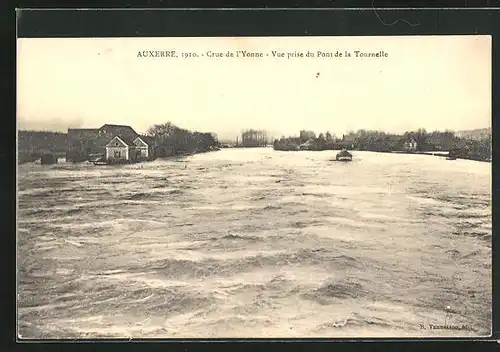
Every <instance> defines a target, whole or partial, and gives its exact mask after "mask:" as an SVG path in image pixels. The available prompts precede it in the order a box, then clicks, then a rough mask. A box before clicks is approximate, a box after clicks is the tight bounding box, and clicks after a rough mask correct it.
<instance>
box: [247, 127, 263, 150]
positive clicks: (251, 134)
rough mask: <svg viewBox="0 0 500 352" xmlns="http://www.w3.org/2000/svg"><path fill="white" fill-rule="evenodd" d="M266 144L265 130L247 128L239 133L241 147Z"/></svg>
mask: <svg viewBox="0 0 500 352" xmlns="http://www.w3.org/2000/svg"><path fill="white" fill-rule="evenodd" d="M267 144H268V139H267V132H266V131H263V130H254V129H249V130H245V131H243V132H242V133H241V146H242V147H265V146H267Z"/></svg>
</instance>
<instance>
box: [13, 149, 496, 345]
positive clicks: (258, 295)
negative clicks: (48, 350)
mask: <svg viewBox="0 0 500 352" xmlns="http://www.w3.org/2000/svg"><path fill="white" fill-rule="evenodd" d="M334 155H335V152H331V151H330V152H300V153H294V152H275V151H273V150H272V149H270V148H259V149H226V150H222V151H219V152H213V153H207V154H200V155H195V156H192V157H188V158H184V159H171V160H160V161H154V162H151V163H143V164H135V165H127V166H115V167H111V166H94V165H88V164H76V165H73V164H58V165H54V166H41V165H35V164H25V165H21V166H19V176H18V177H19V193H18V194H19V200H18V204H19V212H18V214H19V220H18V282H19V284H18V291H19V295H18V311H19V334H20V336H21V337H27V338H75V337H87V338H88V337H174V338H181V337H202V338H210V337H345V336H386V337H387V336H450V335H454V336H468V335H488V334H489V332H490V321H491V191H490V189H491V187H490V180H491V164H489V163H480V162H474V161H466V160H456V161H448V160H445V159H444V158H439V157H432V156H421V155H393V154H378V153H369V152H355V153H354V158H355V160H354V161H353V162H352V163H336V162H332V161H329V160H330V159H332V158H333V157H334ZM447 306H449V308H448V309H447V308H446V307H447ZM421 324H423V327H424V328H425V330H424V329H422V326H421ZM429 324H432V325H447V326H461V325H467V326H468V327H470V328H471V330H467V329H462V330H429V328H430V327H429Z"/></svg>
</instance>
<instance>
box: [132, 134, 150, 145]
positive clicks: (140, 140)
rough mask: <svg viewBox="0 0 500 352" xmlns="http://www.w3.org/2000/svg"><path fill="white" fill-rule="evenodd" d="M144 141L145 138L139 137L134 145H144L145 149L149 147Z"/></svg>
mask: <svg viewBox="0 0 500 352" xmlns="http://www.w3.org/2000/svg"><path fill="white" fill-rule="evenodd" d="M144 139H145V138H143V137H141V136H139V137H137V138H135V139H134V144H135V145H138V144H141V145H143V146H145V147H149V145H148V143H147V142H146V141H145V140H144ZM137 142H139V143H137Z"/></svg>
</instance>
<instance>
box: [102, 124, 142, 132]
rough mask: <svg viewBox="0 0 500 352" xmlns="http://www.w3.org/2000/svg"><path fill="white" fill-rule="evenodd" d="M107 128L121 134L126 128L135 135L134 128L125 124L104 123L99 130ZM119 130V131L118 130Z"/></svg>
mask: <svg viewBox="0 0 500 352" xmlns="http://www.w3.org/2000/svg"><path fill="white" fill-rule="evenodd" d="M103 130H108V131H116V132H117V133H120V134H123V133H124V132H125V131H126V130H128V131H129V132H130V133H131V134H134V135H137V132H135V130H134V129H133V128H132V127H130V126H127V125H112V124H109V123H107V124H104V125H102V126H101V127H100V128H99V131H103ZM118 131H120V132H118Z"/></svg>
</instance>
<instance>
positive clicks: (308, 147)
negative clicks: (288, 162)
mask: <svg viewBox="0 0 500 352" xmlns="http://www.w3.org/2000/svg"><path fill="white" fill-rule="evenodd" d="M313 148H314V139H309V140H308V141H307V142H305V143H302V144H301V145H299V149H300V150H311V149H313Z"/></svg>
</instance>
